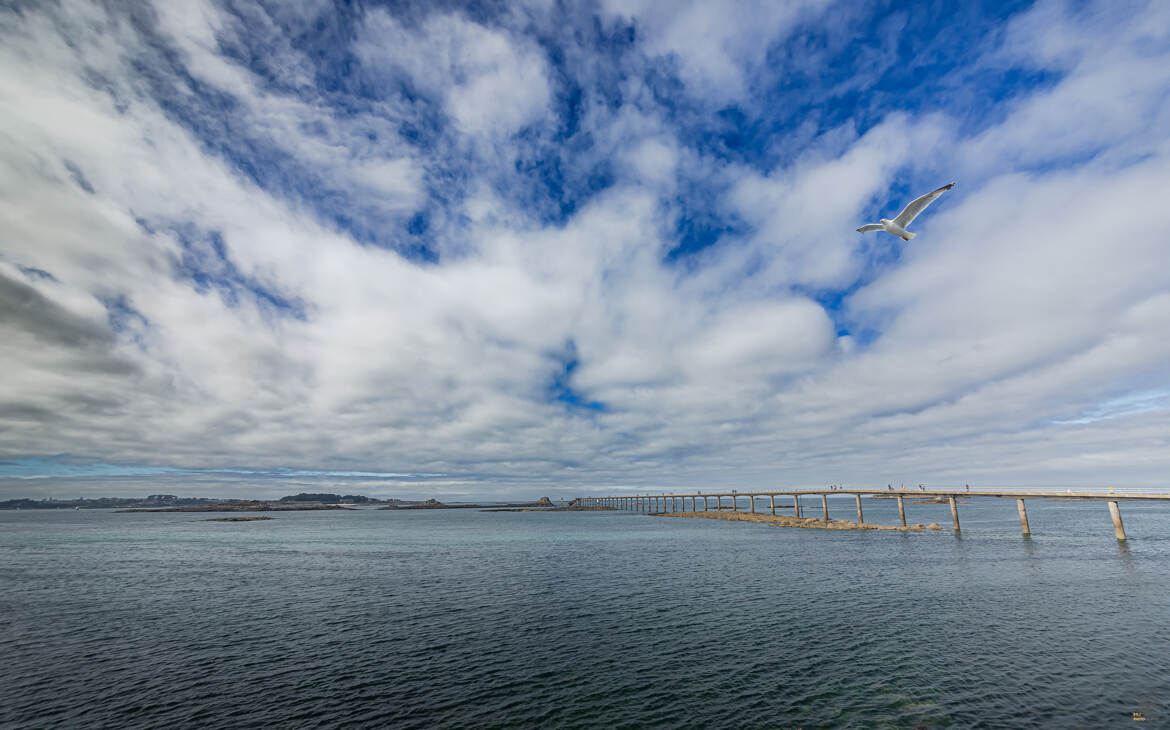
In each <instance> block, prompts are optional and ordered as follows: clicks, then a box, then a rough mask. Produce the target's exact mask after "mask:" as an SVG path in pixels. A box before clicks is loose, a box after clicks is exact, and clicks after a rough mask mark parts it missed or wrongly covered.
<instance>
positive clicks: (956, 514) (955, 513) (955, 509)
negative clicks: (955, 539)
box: [950, 494, 959, 532]
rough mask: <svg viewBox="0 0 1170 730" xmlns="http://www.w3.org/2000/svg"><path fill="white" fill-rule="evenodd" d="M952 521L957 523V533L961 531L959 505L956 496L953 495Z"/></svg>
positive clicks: (951, 499) (951, 500)
mask: <svg viewBox="0 0 1170 730" xmlns="http://www.w3.org/2000/svg"><path fill="white" fill-rule="evenodd" d="M950 502H951V520H952V521H954V523H955V532H958V531H959V503H958V502H956V501H955V495H953V494H952V495H951V498H950Z"/></svg>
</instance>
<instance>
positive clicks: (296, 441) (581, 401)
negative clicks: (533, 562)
mask: <svg viewBox="0 0 1170 730" xmlns="http://www.w3.org/2000/svg"><path fill="white" fill-rule="evenodd" d="M671 7H674V6H671ZM713 7H714V6H710V7H708V6H706V5H703V4H694V3H693V4H684V5H683V6H681V7H680V8H678V10H677V12H669V10H670V8H667V7H666V6H664V5H660V4H655V3H643V4H639V5H634V6H631V5H623V6H622V7H620V8H617V7H608V6H606V7H602V8H598V9H596V11H597V15H596V17H595V16H594V15H593V11H592V10H588V9H580V8H578V9H575V10H572V11H569V10H563V9H561V10H558V9H555V8H550V7H538V6H533V7H528V8H519V9H513V10H511V11H509V12H507V13H503V14H496V15H493V14H491V13H472V12H471V11H470V10H468V11H466V12H464V11H461V10H453V11H452V10H443V11H433V12H428V11H425V10H418V9H416V10H411V11H409V12H408V11H401V10H394V11H391V10H385V9H381V8H374V9H371V10H368V11H367V10H363V11H354V12H353V13H340V12H334V11H333V10H332V9H327V8H323V7H317V6H313V5H310V4H305V5H302V6H300V7H298V8H297V9H296V10H295V11H294V10H291V9H289V10H279V11H278V10H275V9H272V8H266V7H264V6H263V5H260V4H250V3H232V4H230V6H229V5H221V4H217V3H212V2H200V3H184V4H181V6H180V5H175V4H172V3H158V4H156V5H155V6H153V7H146V6H142V7H135V8H134V9H133V10H121V9H116V8H108V7H105V6H99V5H94V4H89V3H85V2H81V1H80V0H70V1H69V2H63V3H60V4H58V5H54V6H45V7H44V8H40V7H38V8H25V9H24V10H22V11H20V12H15V11H2V12H4V14H5V16H4V23H3V24H2V25H0V28H3V30H0V34H2V36H3V42H0V115H2V118H3V120H4V121H3V125H2V126H0V201H3V202H0V222H2V223H0V225H2V226H3V230H4V231H5V238H4V240H3V241H2V242H0V245H2V248H0V313H2V315H3V316H2V317H0V357H2V358H3V361H4V363H5V376H4V378H3V380H2V381H0V456H3V457H4V458H5V459H7V461H8V464H7V465H6V466H0V490H3V491H4V492H7V493H12V494H14V495H16V494H19V495H24V494H27V493H29V490H30V489H39V490H41V491H42V492H52V491H53V490H57V491H58V492H59V491H60V490H74V491H77V490H80V489H82V488H86V489H90V490H97V491H109V490H111V489H125V490H137V491H157V489H156V485H157V484H158V483H159V481H160V480H162V481H163V482H165V483H167V484H174V485H175V486H173V487H170V488H169V489H170V490H171V491H175V490H178V491H183V485H190V486H191V487H192V490H191V491H201V492H202V493H217V494H235V493H239V492H240V491H249V493H277V492H279V493H285V492H286V491H288V489H293V486H294V485H295V486H296V488H305V489H316V488H320V487H334V486H336V487H337V488H338V489H341V488H344V489H346V490H349V489H351V488H352V489H354V490H364V491H367V492H371V493H377V494H384V495H387V496H395V495H425V494H439V495H443V496H446V497H448V498H460V497H470V496H472V495H477V496H490V495H499V496H512V495H516V496H519V495H532V496H535V495H536V493H537V492H541V493H544V492H546V491H547V492H552V493H561V492H564V493H567V494H572V493H573V492H577V491H582V490H601V489H605V490H609V489H615V488H618V487H619V486H620V487H622V488H648V487H659V486H660V487H663V488H666V487H669V486H675V485H689V486H699V487H703V486H707V485H712V484H722V485H734V486H737V487H738V486H740V485H742V486H743V487H744V488H748V487H763V486H767V485H775V484H780V483H782V484H793V485H816V484H824V483H829V482H838V483H839V482H842V481H844V482H847V483H849V482H852V483H866V484H870V483H880V484H885V483H886V482H889V481H894V482H901V481H905V482H909V483H918V482H921V481H928V482H947V481H950V482H955V483H962V482H964V481H966V482H971V483H972V484H976V483H979V482H984V483H993V482H994V483H999V484H1066V483H1067V484H1074V483H1076V484H1100V483H1102V482H1103V481H1107V482H1109V483H1121V484H1124V483H1129V484H1149V483H1153V482H1154V481H1156V480H1157V479H1160V478H1161V476H1162V474H1164V471H1165V468H1166V466H1167V461H1166V456H1165V454H1166V453H1170V451H1167V449H1166V447H1167V446H1168V445H1170V444H1167V443H1166V441H1167V436H1166V435H1165V434H1167V433H1168V431H1167V429H1166V426H1167V425H1168V424H1167V419H1168V418H1170V411H1168V410H1167V397H1166V393H1167V392H1170V381H1168V379H1170V373H1168V372H1167V370H1166V367H1165V363H1166V362H1168V361H1170V351H1168V348H1170V346H1168V345H1167V344H1166V342H1167V339H1166V338H1165V336H1164V335H1165V322H1166V321H1167V318H1168V317H1170V275H1168V274H1167V272H1168V271H1170V260H1168V259H1167V257H1168V251H1170V249H1167V247H1166V246H1165V245H1164V238H1165V237H1164V235H1163V234H1162V232H1161V231H1162V228H1163V226H1164V221H1163V220H1162V217H1163V216H1162V214H1161V204H1160V199H1161V197H1162V196H1161V189H1160V188H1161V181H1163V180H1165V179H1166V178H1167V175H1168V174H1170V144H1168V142H1170V139H1168V136H1167V132H1166V130H1167V129H1170V124H1167V123H1166V122H1167V115H1168V110H1170V77H1168V75H1167V73H1166V71H1165V70H1164V69H1167V68H1170V43H1168V42H1167V38H1166V36H1165V33H1164V32H1163V31H1162V30H1161V29H1164V28H1166V27H1168V24H1167V23H1165V22H1163V21H1164V20H1165V19H1164V17H1162V16H1163V15H1164V13H1165V11H1164V10H1163V9H1162V8H1161V6H1159V5H1158V4H1156V3H1149V4H1137V5H1135V7H1134V8H1133V9H1132V10H1133V12H1130V13H1127V14H1116V13H1113V12H1111V11H1110V10H1109V8H1108V7H1107V6H1105V5H1094V4H1089V5H1087V6H1083V7H1082V6H1081V5H1077V6H1075V7H1074V6H1069V5H1064V4H1059V3H1041V4H1037V5H1036V6H1034V7H1033V8H1031V9H1029V10H1027V11H1026V12H1023V13H1021V14H1019V15H1016V16H1014V17H1012V18H1010V19H1009V20H1008V21H1007V22H1006V24H1005V25H1004V26H1003V27H1002V28H1001V29H1000V32H999V33H998V34H996V35H995V36H994V40H993V41H992V42H979V43H972V44H971V45H970V46H967V47H964V49H963V50H962V52H963V53H965V54H967V55H966V56H964V57H963V63H962V64H958V63H954V64H952V65H950V66H947V65H945V64H938V65H937V67H932V68H930V69H929V75H928V77H927V78H926V80H916V79H907V78H906V77H904V76H900V75H899V71H898V68H899V67H898V64H897V63H895V61H896V60H897V54H899V53H910V54H912V53H913V52H914V46H913V45H912V44H911V45H909V46H908V47H907V48H906V49H901V50H900V49H899V47H897V46H895V45H891V44H890V43H888V42H887V41H888V39H887V38H885V37H884V36H883V37H880V38H879V37H873V38H866V39H863V40H857V39H853V38H846V37H839V36H841V35H842V34H848V33H853V32H854V30H853V29H854V28H857V27H862V26H863V25H865V23H863V21H866V22H868V21H870V20H872V21H873V22H872V23H870V24H871V25H873V26H874V27H876V28H879V29H882V28H889V27H893V26H897V27H909V26H907V23H910V22H911V19H907V18H904V17H903V18H880V19H866V18H854V19H852V20H851V21H850V23H852V24H850V23H844V22H842V21H841V19H840V17H839V14H838V13H836V11H834V10H833V9H832V8H829V9H828V10H826V9H824V8H823V7H821V4H819V3H806V4H800V5H791V4H789V5H785V6H784V7H783V8H772V7H771V6H766V4H764V5H760V6H759V7H758V8H756V9H755V11H754V15H753V14H744V15H734V14H729V13H725V12H715V11H714V10H713ZM891 24H893V25H891ZM810 29H815V30H816V33H813V31H812V30H810ZM913 30H915V31H918V30H919V29H913ZM954 30H955V29H953V28H952V29H946V30H945V31H940V33H942V34H943V35H946V34H947V33H951V32H953V31H954ZM884 32H885V31H884V30H879V34H880V33H884ZM818 33H819V34H820V35H817V34H818ZM911 35H913V34H911ZM822 36H825V38H822ZM818 38H822V40H817V39H818ZM908 43H910V41H908ZM857 44H861V45H862V46H863V47H864V50H865V52H866V53H868V54H871V55H873V56H874V57H875V58H880V59H881V62H880V63H874V64H872V68H870V69H869V70H868V71H867V72H866V73H865V74H860V75H857V76H855V77H852V78H853V82H847V81H845V80H842V79H838V78H826V80H825V81H824V86H823V88H820V89H816V90H815V91H816V94H813V90H810V89H797V88H794V86H795V84H794V81H793V79H794V78H796V77H797V76H798V77H799V78H801V79H807V78H810V76H809V75H808V74H809V73H810V71H820V72H824V73H825V74H826V77H828V76H832V74H833V73H834V69H837V68H839V67H842V64H844V66H845V67H849V65H850V64H852V63H853V62H854V60H853V59H855V51H856V50H857V49H856V48H855V46H856V45H857ZM798 48H805V49H807V50H808V53H807V54H806V55H805V56H804V57H801V58H799V59H797V56H796V55H794V52H795V49H798ZM771 58H774V59H782V61H783V62H782V63H779V64H778V65H775V66H773V64H770V63H769V59H771ZM797 60H799V61H800V62H799V63H797V62H796V61H797ZM916 68H920V69H921V68H925V67H922V66H919V67H916ZM922 73H927V71H922ZM793 74H796V76H793ZM814 75H815V74H814ZM1013 79H1014V81H1013ZM802 83H803V82H802ZM883 85H884V86H883ZM963 85H967V86H970V87H971V88H977V89H980V90H983V92H986V93H987V94H989V95H990V96H989V99H988V100H987V101H986V103H985V106H987V107H989V108H988V109H986V110H982V111H980V110H979V109H978V108H977V107H976V106H972V105H971V104H970V94H967V95H963V94H950V93H944V94H938V93H935V92H936V91H937V90H938V89H955V88H959V87H961V86H963ZM871 86H872V87H874V88H873V89H870V87H871ZM886 87H889V88H894V87H897V88H898V91H897V94H896V95H893V94H888V93H886V92H885V91H883V90H882V89H883V88H886ZM970 93H975V92H970ZM981 93H982V92H981ZM760 94H763V95H764V96H766V98H768V99H771V100H779V101H783V100H784V99H786V98H792V99H794V100H795V99H799V103H800V104H801V105H807V102H808V99H809V98H810V96H814V97H816V98H820V99H821V101H819V102H818V104H819V107H818V108H816V109H814V110H812V111H810V113H809V115H808V117H807V119H804V120H793V119H790V118H788V117H787V116H785V115H784V114H783V113H782V112H781V111H776V110H772V109H769V108H768V105H767V104H763V103H761V101H760V98H759V95H760ZM817 94H819V96H817ZM991 96H994V99H992V98H990V97H991ZM713 110H714V111H713ZM1072 117H1075V119H1073V118H1072ZM951 179H957V180H959V182H960V185H959V187H957V188H956V189H955V190H954V191H953V192H951V193H949V194H948V196H946V197H945V198H944V199H942V200H940V201H939V203H937V204H936V205H935V206H933V207H932V208H931V210H930V211H929V214H928V215H926V216H923V217H922V218H921V219H920V220H919V221H918V222H917V223H916V228H917V230H918V232H919V233H920V234H921V235H920V237H919V238H918V239H916V240H915V242H914V243H913V244H912V245H910V246H905V245H903V244H902V243H901V242H899V241H896V240H895V239H893V238H892V237H888V236H869V237H861V236H859V234H857V233H855V232H854V229H855V228H856V226H857V224H859V223H861V222H865V221H868V220H873V219H875V218H877V217H880V216H882V215H886V216H887V217H888V214H893V213H896V212H897V210H898V209H899V208H900V207H901V205H902V204H903V203H904V202H905V201H906V200H907V199H909V197H911V196H912V195H914V194H917V193H920V192H922V191H925V190H929V189H931V188H933V187H936V186H937V185H940V184H943V183H945V182H948V181H949V180H951ZM111 464H113V465H119V466H109V465H111ZM87 465H89V466H88V467H87ZM100 465H106V466H100ZM66 467H67V468H66ZM87 469H88V471H87ZM152 480H153V481H152ZM34 483H35V484H36V485H37V486H35V487H30V486H29V485H30V484H34ZM196 487H198V489H196ZM293 491H295V489H293Z"/></svg>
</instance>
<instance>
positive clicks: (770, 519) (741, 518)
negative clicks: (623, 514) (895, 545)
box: [650, 512, 942, 532]
mask: <svg viewBox="0 0 1170 730" xmlns="http://www.w3.org/2000/svg"><path fill="white" fill-rule="evenodd" d="M650 516H651V517H698V518H703V519H708V520H729V521H731V522H764V523H767V524H769V525H772V526H773V527H809V528H815V529H819V530H893V531H895V532H923V531H925V530H941V529H942V527H941V526H940V525H939V524H938V523H937V522H932V523H930V524H929V525H907V526H906V527H902V526H901V525H873V524H870V523H868V522H861V523H857V522H850V521H849V520H832V519H830V520H826V519H823V518H820V517H788V516H786V515H776V516H772V515H765V514H758V513H753V512H665V513H661V514H651V515H650Z"/></svg>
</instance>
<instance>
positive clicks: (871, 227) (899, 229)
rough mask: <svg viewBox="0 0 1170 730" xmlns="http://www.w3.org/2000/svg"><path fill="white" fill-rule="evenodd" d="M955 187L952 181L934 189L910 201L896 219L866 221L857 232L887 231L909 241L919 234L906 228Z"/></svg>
mask: <svg viewBox="0 0 1170 730" xmlns="http://www.w3.org/2000/svg"><path fill="white" fill-rule="evenodd" d="M953 187H955V184H954V183H951V184H950V185H943V186H942V187H941V188H939V189H938V190H932V191H931V192H929V193H927V194H926V195H923V196H922V197H920V198H915V199H914V200H912V201H910V205H907V206H906V208H905V210H903V211H902V212H901V213H899V214H898V217H897V218H895V219H894V220H892V221H891V220H887V219H885V218H882V220H881V223H866V224H865V225H864V226H862V227H861V228H858V229H857V232H858V233H869V232H870V231H886V232H887V233H892V234H894V235H895V236H897V237H898V238H901V239H902V240H903V241H909V240H910V239H911V238H914V236H916V235H918V234H916V233H911V232H910V231H907V230H906V229H907V228H908V227H909V226H910V222H911V221H913V220H914V219H915V218H917V217H918V214H919V213H921V212H922V211H924V210H926V206H928V205H930V204H931V203H933V202H934V199H935V198H937V197H938V196H940V195H942V194H943V193H945V192H946V191H948V190H950V189H951V188H953Z"/></svg>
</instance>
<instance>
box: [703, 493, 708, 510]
mask: <svg viewBox="0 0 1170 730" xmlns="http://www.w3.org/2000/svg"><path fill="white" fill-rule="evenodd" d="M707 509H708V507H707V495H703V511H704V512H706V511H707Z"/></svg>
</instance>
